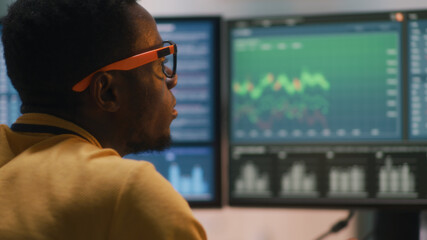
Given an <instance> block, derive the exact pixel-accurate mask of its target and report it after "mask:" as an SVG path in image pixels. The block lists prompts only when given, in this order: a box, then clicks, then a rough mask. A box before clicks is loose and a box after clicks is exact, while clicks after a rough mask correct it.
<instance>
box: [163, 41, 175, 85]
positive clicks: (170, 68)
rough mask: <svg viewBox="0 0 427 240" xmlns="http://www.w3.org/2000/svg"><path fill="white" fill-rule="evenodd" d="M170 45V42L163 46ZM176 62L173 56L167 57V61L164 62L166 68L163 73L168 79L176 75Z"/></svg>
mask: <svg viewBox="0 0 427 240" xmlns="http://www.w3.org/2000/svg"><path fill="white" fill-rule="evenodd" d="M170 45H171V44H170V43H168V42H165V43H164V44H163V46H164V47H166V46H170ZM174 60H175V58H174V55H173V54H170V55H167V56H166V57H165V61H164V62H163V66H164V67H163V72H164V74H165V75H166V77H169V78H170V77H173V75H174Z"/></svg>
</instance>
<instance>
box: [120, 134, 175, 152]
mask: <svg viewBox="0 0 427 240" xmlns="http://www.w3.org/2000/svg"><path fill="white" fill-rule="evenodd" d="M145 139H147V138H145ZM171 144H172V138H171V135H170V134H169V135H167V136H162V137H160V138H158V139H156V140H154V141H153V140H152V141H151V142H147V141H144V142H129V143H128V144H127V146H128V147H129V149H130V151H131V152H130V153H142V152H156V151H158V152H160V151H163V150H165V149H168V148H169V147H170V146H171Z"/></svg>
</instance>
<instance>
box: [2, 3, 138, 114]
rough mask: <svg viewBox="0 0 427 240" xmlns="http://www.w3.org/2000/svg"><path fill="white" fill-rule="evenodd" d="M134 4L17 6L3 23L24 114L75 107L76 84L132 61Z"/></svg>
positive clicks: (7, 53) (10, 69) (9, 66)
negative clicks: (112, 65)
mask: <svg viewBox="0 0 427 240" xmlns="http://www.w3.org/2000/svg"><path fill="white" fill-rule="evenodd" d="M135 2H136V0H17V2H15V3H14V4H13V5H12V6H11V7H10V8H9V11H8V15H7V16H6V17H5V18H4V20H3V24H4V27H3V36H2V40H3V44H4V55H5V60H6V65H7V72H8V75H9V77H10V79H11V81H12V84H13V86H14V87H15V88H16V89H17V91H18V92H19V94H20V97H21V100H22V102H23V106H22V108H21V111H22V112H27V110H26V109H27V108H28V110H29V109H31V108H34V107H36V108H37V107H70V106H72V105H73V104H75V103H73V100H72V99H75V95H76V93H73V92H72V90H71V88H72V86H73V85H74V84H75V83H77V82H78V81H80V80H81V79H83V78H84V77H86V76H87V75H89V74H90V73H92V72H93V71H96V70H97V69H99V68H101V67H103V66H105V65H107V64H109V63H112V62H114V61H117V60H120V59H122V58H125V57H128V56H130V55H132V50H133V49H132V47H133V45H134V43H135V41H136V34H135V31H134V30H133V26H134V25H133V24H132V22H131V21H132V20H131V18H130V16H129V13H128V10H127V7H128V6H129V5H130V4H133V3H135ZM29 111H31V110H29Z"/></svg>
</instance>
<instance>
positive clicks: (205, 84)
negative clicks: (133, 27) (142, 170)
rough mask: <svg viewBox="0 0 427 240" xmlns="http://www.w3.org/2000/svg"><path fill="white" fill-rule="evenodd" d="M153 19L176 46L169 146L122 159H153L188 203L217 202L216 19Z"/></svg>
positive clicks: (205, 204)
mask: <svg viewBox="0 0 427 240" xmlns="http://www.w3.org/2000/svg"><path fill="white" fill-rule="evenodd" d="M156 22H157V27H158V30H159V32H160V35H161V37H162V38H163V40H171V41H173V42H175V43H176V44H177V46H178V65H177V74H178V85H177V86H176V87H175V88H173V89H172V92H173V94H174V95H175V97H176V100H177V105H176V109H177V111H178V118H177V119H175V120H174V121H173V122H172V124H171V135H172V140H173V144H172V147H171V148H170V149H168V150H165V151H163V152H158V153H142V154H136V155H135V154H133V155H127V156H125V157H126V158H131V159H137V160H139V159H141V160H147V161H150V162H152V163H153V164H154V165H155V167H156V169H157V170H158V171H159V172H160V173H161V174H163V176H165V177H166V178H167V179H168V180H169V181H170V182H171V183H172V185H173V186H174V188H175V189H176V190H177V191H178V192H180V193H181V194H182V195H183V196H184V197H185V198H186V199H187V200H188V201H189V203H190V205H191V206H192V207H199V206H200V207H202V206H219V205H220V191H219V187H220V168H219V164H220V161H219V157H220V153H219V110H218V108H219V73H220V72H219V51H220V49H219V39H220V36H219V34H220V19H219V18H217V17H186V18H156Z"/></svg>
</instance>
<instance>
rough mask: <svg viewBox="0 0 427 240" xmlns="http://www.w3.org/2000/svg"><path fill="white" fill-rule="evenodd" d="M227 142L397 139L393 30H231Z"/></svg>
mask: <svg viewBox="0 0 427 240" xmlns="http://www.w3.org/2000/svg"><path fill="white" fill-rule="evenodd" d="M231 36H232V37H231V66H232V67H231V90H230V92H231V119H230V121H231V134H232V137H231V140H232V141H233V142H236V143H237V142H261V141H262V142H281V141H313V140H318V141H332V140H369V139H384V140H397V139H400V137H401V134H402V133H401V131H402V129H401V103H400V102H401V91H400V85H401V64H400V57H401V49H400V41H401V39H400V25H398V24H396V23H393V22H379V23H357V24H356V23H354V24H351V23H346V24H344V23H342V24H331V25H321V26H294V27H284V26H277V27H271V28H250V27H248V28H236V29H234V30H233V31H232V32H231Z"/></svg>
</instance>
